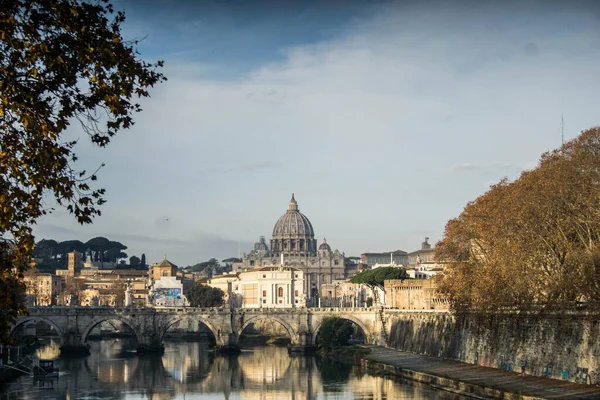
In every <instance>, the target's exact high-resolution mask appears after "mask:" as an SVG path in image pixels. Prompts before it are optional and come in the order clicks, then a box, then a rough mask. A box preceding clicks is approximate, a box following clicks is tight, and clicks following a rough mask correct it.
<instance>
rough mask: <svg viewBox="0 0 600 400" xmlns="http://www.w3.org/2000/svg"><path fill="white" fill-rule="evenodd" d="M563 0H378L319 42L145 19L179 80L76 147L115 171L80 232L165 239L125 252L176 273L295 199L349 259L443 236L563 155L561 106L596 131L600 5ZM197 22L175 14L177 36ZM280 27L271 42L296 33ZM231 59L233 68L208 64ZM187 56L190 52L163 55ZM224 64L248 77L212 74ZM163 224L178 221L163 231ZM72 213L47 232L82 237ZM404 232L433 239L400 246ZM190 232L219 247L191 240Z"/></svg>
mask: <svg viewBox="0 0 600 400" xmlns="http://www.w3.org/2000/svg"><path fill="white" fill-rule="evenodd" d="M183 3H186V2H182V4H183ZM217 3H218V2H216V3H214V4H215V7H217V8H218V7H219V6H218V5H217ZM258 3H259V2H257V4H258ZM284 3H285V2H284ZM301 3H303V4H304V2H301ZM312 3H314V4H321V3H324V2H312ZM334 3H336V2H334ZM342 3H343V4H345V2H342ZM342 3H340V4H342ZM457 3H460V5H459V6H457V5H456V4H457ZM483 3H485V4H483ZM551 3H552V2H551ZM575 3H577V4H578V5H579V6H577V5H576V4H575ZM135 4H137V2H135ZM211 4H212V3H211ZM219 4H221V3H219ZM554 4H555V5H554V6H548V2H545V1H536V0H533V1H528V2H520V1H504V2H475V1H464V2H452V4H451V5H447V6H444V5H439V6H437V5H436V6H435V7H434V6H432V2H380V3H379V5H378V6H377V7H376V12H377V13H376V14H372V13H369V15H368V17H367V18H359V19H358V20H357V21H354V20H352V21H348V24H347V26H346V25H344V28H343V29H339V30H338V29H336V31H335V34H332V35H328V36H327V38H326V40H316V39H317V38H316V37H315V36H312V40H305V38H302V37H297V38H296V39H297V40H294V43H292V44H290V43H289V42H285V43H284V44H283V45H281V43H283V42H277V44H275V45H272V46H270V47H269V45H270V44H273V43H274V42H273V41H269V43H266V44H265V43H263V44H262V45H261V46H255V45H247V44H248V42H247V41H244V38H245V37H246V35H247V34H248V32H250V31H252V32H259V31H261V30H260V29H255V28H257V27H258V26H260V24H259V25H256V24H255V22H256V21H253V20H252V18H247V17H246V15H244V16H243V17H244V18H242V19H240V22H239V23H237V22H236V23H235V24H230V25H227V26H226V29H223V28H222V27H221V28H219V27H216V26H212V25H210V24H211V22H210V21H212V20H213V19H212V18H207V19H206V21H203V23H202V26H203V28H202V27H198V26H195V25H193V24H191V25H189V30H190V31H189V32H186V33H187V34H186V35H185V36H183V35H181V34H180V33H179V31H177V30H175V31H173V30H170V29H169V30H160V24H158V23H157V24H152V23H149V24H148V25H147V26H142V27H140V29H141V32H143V33H144V34H146V33H148V34H149V35H150V36H149V38H159V39H158V40H159V42H160V45H159V46H157V47H154V48H152V49H150V50H151V53H152V54H154V55H155V58H159V59H160V58H164V59H165V61H166V65H167V71H166V72H167V75H168V77H169V81H168V82H166V83H164V84H162V85H159V86H157V87H156V88H154V89H153V90H152V99H144V101H143V104H142V105H143V107H144V112H143V113H140V114H138V115H136V116H135V119H136V125H135V126H134V127H133V129H131V130H128V131H126V132H123V134H120V135H118V136H117V137H115V140H114V143H111V146H109V147H108V148H106V149H103V150H101V151H100V150H97V151H96V150H92V149H91V148H90V149H87V148H84V149H83V150H82V151H81V153H80V154H78V155H79V156H80V160H85V162H89V163H90V165H98V164H99V163H100V162H102V161H105V162H106V167H105V168H103V170H102V171H101V175H100V177H99V184H100V185H102V187H105V188H106V189H107V199H108V203H107V204H106V205H105V206H103V209H102V212H103V215H102V218H101V219H98V221H97V222H95V223H94V226H93V227H91V228H80V229H81V231H82V232H85V233H82V236H85V237H90V236H91V235H95V234H98V233H101V232H122V233H124V234H129V235H147V236H149V237H150V238H152V237H155V239H156V240H152V239H150V240H145V241H143V240H141V239H142V238H141V237H140V238H138V239H140V241H139V246H138V245H135V246H137V247H136V249H133V247H134V244H133V241H134V238H133V237H132V238H131V239H127V240H131V248H132V250H131V251H132V252H133V254H135V252H137V251H145V252H146V254H147V255H148V256H149V254H150V253H151V252H152V254H153V256H155V257H161V256H162V254H164V253H165V252H167V253H168V254H169V257H170V258H172V259H173V262H175V263H177V264H185V263H188V262H189V263H192V262H197V260H203V259H207V258H208V257H212V256H218V254H223V256H227V255H231V254H232V253H233V254H237V252H238V244H237V243H238V242H237V241H238V240H240V241H245V242H242V244H241V248H242V251H248V250H249V249H250V245H251V241H252V240H254V239H255V238H257V237H258V236H259V235H269V233H270V231H271V229H272V228H273V224H274V223H275V221H276V220H277V218H278V217H279V215H280V213H282V212H285V209H286V205H287V201H288V200H289V196H290V194H291V193H292V192H295V193H296V196H297V199H298V200H299V202H300V207H301V210H303V212H305V213H306V214H307V216H308V217H309V218H310V219H311V221H312V222H313V225H314V228H315V231H316V234H317V236H319V237H323V236H326V237H327V238H328V240H329V242H331V243H332V245H334V246H335V247H337V248H339V249H340V250H342V251H345V252H346V253H347V254H360V253H361V252H362V251H364V249H366V248H369V247H370V248H373V249H375V248H388V249H392V248H404V249H406V250H411V249H415V248H418V246H419V243H420V241H422V238H420V239H419V238H418V237H417V236H430V237H432V238H436V237H440V236H441V233H442V232H443V227H444V225H445V223H446V221H447V220H448V218H452V217H453V216H454V215H456V214H457V213H458V212H460V210H461V209H462V208H463V207H464V204H465V203H466V202H468V201H469V200H472V199H473V198H474V197H476V196H477V195H478V194H480V191H479V190H480V189H479V188H480V187H482V186H483V184H484V183H485V182H487V181H493V180H494V179H496V178H500V177H501V176H503V175H506V176H511V177H512V176H517V175H518V173H520V171H522V170H523V169H524V167H527V166H528V165H529V164H528V163H529V161H530V160H535V159H537V158H538V157H539V156H540V154H542V153H543V152H545V151H547V150H549V149H552V148H555V147H558V146H559V145H560V132H558V133H557V134H553V132H555V130H556V126H558V124H559V123H560V115H561V113H564V114H565V118H566V120H567V121H568V122H569V124H568V125H567V126H572V133H573V134H574V133H575V132H577V131H579V130H582V129H586V128H588V127H590V126H592V125H594V124H598V122H599V121H598V116H597V115H598V113H597V109H596V108H597V107H596V104H597V93H598V92H599V91H600V80H598V79H597V75H598V73H597V69H598V67H597V66H598V65H599V64H600V25H599V24H598V15H599V14H598V9H599V7H600V3H598V2H585V4H584V2H583V1H579V2H577V1H573V2H569V3H568V4H566V3H565V4H563V3H561V2H555V3H554ZM361 6H362V7H364V2H361ZM140 7H141V6H140ZM316 7H319V6H316ZM144 8H146V5H145V3H144ZM225 8H227V7H225ZM590 10H593V11H590ZM150 11H151V10H150ZM184 11H185V10H184ZM313 11H314V12H316V13H319V12H320V11H321V9H318V8H317V9H314V10H313ZM379 11H380V12H379ZM218 12H219V11H218V10H217V11H215V13H218ZM225 12H226V11H225ZM133 13H134V10H132V11H131V14H133ZM163 14H164V13H159V12H156V13H155V15H154V17H155V18H156V21H162V19H163ZM167 14H168V13H167ZM186 15H191V16H190V17H186ZM197 15H199V14H198V13H189V12H181V13H179V14H177V18H180V19H182V20H181V21H172V22H173V24H172V25H173V26H175V25H178V24H180V23H181V24H185V23H187V22H189V21H186V20H185V19H186V18H195V16H197ZM200 15H201V14H200ZM223 15H224V16H225V19H227V15H226V14H223ZM223 15H222V16H223ZM256 15H263V14H262V13H260V12H257V13H256ZM294 15H297V13H294ZM319 15H320V16H321V19H320V21H323V20H326V19H327V16H326V15H324V14H319ZM172 18H175V17H172ZM139 20H140V21H142V20H143V21H147V20H146V19H144V18H140V19H139ZM557 20H560V21H561V22H562V23H561V24H559V25H560V26H559V25H557V24H556V21H557ZM221 21H222V20H221ZM273 21H275V20H273ZM311 21H312V19H311ZM217 22H219V21H217ZM248 22H249V23H250V26H249V25H248ZM311 23H314V21H313V22H311ZM215 24H217V23H215ZM244 24H245V25H244ZM284 25H285V24H277V27H276V28H275V27H273V29H271V30H269V31H268V32H269V35H268V36H269V37H271V35H276V34H277V31H276V30H277V29H281V30H280V31H279V32H280V34H281V35H285V34H287V32H288V31H289V27H288V26H284ZM341 25H342V24H338V25H337V26H341ZM490 27H492V29H490ZM195 29H198V30H197V31H194V30H195ZM221 31H226V34H227V38H226V40H224V39H223V38H222V37H221V36H220V35H218V34H215V32H221ZM173 32H176V33H175V34H174V33H173ZM141 36H144V35H141ZM261 37H262V36H261ZM186 38H187V39H186ZM184 39H185V41H186V43H185V45H182V44H181V40H184ZM259 39H260V38H258V39H256V40H259ZM153 43H154V42H153V41H151V40H150V39H148V40H146V41H145V42H144V43H143V46H145V49H148V47H149V46H151V45H152V44H153ZM252 43H254V42H252ZM267 47H269V48H268V49H267ZM221 49H226V51H227V57H221V56H220V54H215V55H216V56H218V57H212V58H211V57H209V54H208V53H212V52H214V53H219V52H220V51H222V50H221ZM257 49H259V50H260V51H257ZM189 51H192V53H193V52H195V51H197V53H195V54H196V57H193V56H188V55H187V53H179V54H178V55H177V56H176V57H171V58H170V57H169V54H174V53H177V52H189ZM223 51H225V50H223ZM263 51H264V52H263ZM272 52H275V53H277V54H279V55H280V56H278V57H272ZM250 53H251V55H252V57H253V59H252V63H250V64H248V63H247V62H246V60H244V58H245V57H247V56H248V55H249V54H250ZM266 53H268V54H267V55H266V56H265V57H263V58H261V57H260V55H261V54H266ZM143 54H144V55H146V54H148V52H143ZM221 55H222V54H221ZM205 56H206V57H205ZM236 57H237V58H236ZM215 61H216V62H215ZM229 69H231V70H234V71H238V72H239V71H240V70H242V72H240V73H238V74H237V75H236V76H235V77H231V75H232V73H230V72H227V73H226V74H224V75H225V76H223V74H220V73H215V72H218V71H220V70H227V71H229ZM553 93H554V94H560V95H549V94H553ZM532 104H533V105H535V107H532V106H531V105H532ZM565 133H567V132H565ZM82 147H83V145H82ZM457 160H458V161H457ZM449 168H450V172H451V173H450V174H448V175H449V176H446V178H447V179H441V178H440V176H442V175H443V174H444V173H445V172H447V171H448V169H449ZM469 171H471V172H469ZM475 171H481V172H483V174H482V175H483V176H478V175H477V174H476V173H475ZM432 182H435V186H436V190H438V191H440V192H444V193H447V194H448V195H447V196H444V199H443V201H440V199H439V198H438V197H436V196H407V195H406V193H407V190H410V192H411V193H428V192H429V191H430V190H431V185H432ZM473 187H477V189H470V188H473ZM481 190H485V188H482V189H481ZM349 192H350V193H360V194H361V195H348V193H349ZM249 194H252V195H249ZM365 196H368V197H369V201H368V202H365V201H364V199H365ZM398 198H402V204H403V207H401V209H398V200H397V199H398ZM162 215H164V216H165V217H166V216H169V217H173V219H172V220H170V221H169V222H168V223H167V222H166V221H165V223H164V224H162V225H160V224H158V225H157V224H156V223H155V219H156V216H162ZM424 216H426V217H424ZM46 218H49V217H46ZM71 218H72V217H70V216H65V217H64V219H62V220H60V221H59V220H57V221H55V224H56V225H61V226H62V225H64V226H65V227H69V228H72V229H73V230H77V229H78V228H77V227H76V226H75V224H74V223H73V224H71V222H65V221H71ZM425 218H426V219H425ZM399 224H400V225H402V226H403V227H405V229H409V230H410V229H411V228H419V229H422V231H423V232H422V233H419V234H418V235H417V234H414V235H411V236H394V235H397V231H398V226H399ZM198 227H201V229H202V231H203V232H211V233H212V234H214V235H215V236H216V238H211V237H208V236H205V235H196V233H195V232H196V231H195V230H196V229H198ZM84 229H85V230H84ZM53 232H54V233H53V234H57V235H58V234H59V233H60V232H58V231H57V230H56V229H55V230H54V231H53ZM91 232H93V234H92V233H91ZM425 232H430V233H429V234H427V235H425ZM48 233H50V232H49V231H45V232H44V231H42V230H40V234H43V236H46V237H48ZM63 234H64V235H66V234H67V232H63ZM103 235H104V234H103ZM108 235H109V234H108V233H107V234H106V235H105V236H108ZM124 240H125V239H124ZM165 240H174V241H179V240H180V241H182V242H183V243H179V242H173V243H168V242H166V241H165ZM161 241H163V242H162V243H161ZM187 242H190V244H189V245H186V244H184V243H187ZM244 243H246V244H244ZM246 245H248V247H244V246H246ZM137 249H139V250H137ZM171 252H173V254H174V255H171V254H170V253H171ZM175 255H176V256H175Z"/></svg>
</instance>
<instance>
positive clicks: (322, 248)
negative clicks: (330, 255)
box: [319, 238, 331, 251]
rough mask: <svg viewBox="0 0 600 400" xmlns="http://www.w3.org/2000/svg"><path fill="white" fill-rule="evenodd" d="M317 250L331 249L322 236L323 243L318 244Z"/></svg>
mask: <svg viewBox="0 0 600 400" xmlns="http://www.w3.org/2000/svg"><path fill="white" fill-rule="evenodd" d="M319 250H321V251H331V247H329V245H328V244H327V240H326V239H325V238H323V243H321V245H320V246H319Z"/></svg>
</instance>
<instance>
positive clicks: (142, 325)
mask: <svg viewBox="0 0 600 400" xmlns="http://www.w3.org/2000/svg"><path fill="white" fill-rule="evenodd" d="M381 315H382V314H381V312H380V311H379V310H378V309H377V308H374V307H373V308H293V309H268V308H262V309H229V308H225V307H220V308H193V307H185V308H170V307H164V308H162V307H161V308H126V307H117V308H109V307H34V308H30V309H29V315H25V316H21V317H19V319H18V320H17V321H16V323H15V326H14V327H13V331H14V330H15V329H17V328H18V327H19V326H21V325H23V324H25V323H28V322H39V321H43V322H45V323H47V324H49V325H51V326H52V327H53V328H54V330H55V331H56V333H57V334H58V335H59V338H60V342H61V350H62V351H64V352H80V351H83V352H86V351H87V345H86V341H87V339H88V336H89V334H90V332H92V330H93V329H94V328H95V327H96V326H98V325H99V324H100V323H102V322H104V321H110V320H118V321H121V322H122V323H123V324H125V325H127V326H128V327H129V328H131V330H132V331H133V333H134V334H135V336H136V339H137V342H138V352H140V353H141V352H153V351H160V350H161V349H162V348H163V344H162V340H163V337H164V335H165V333H166V332H167V330H168V329H169V328H170V327H171V326H173V325H174V324H178V325H179V326H188V327H190V328H197V327H198V326H199V324H203V325H205V326H206V327H207V328H208V329H209V330H210V331H211V332H212V333H213V335H214V337H215V340H216V343H217V346H219V347H221V348H223V349H232V348H238V346H239V337H240V335H241V334H242V332H243V331H244V329H245V328H246V327H247V326H248V325H250V324H251V323H253V322H258V321H261V320H262V321H265V322H272V323H278V324H280V325H281V326H283V327H284V328H285V330H286V331H287V333H288V336H289V337H290V339H291V349H292V350H294V351H303V350H305V349H308V348H312V347H314V346H315V344H316V339H317V335H318V333H319V329H320V327H321V323H322V322H323V320H324V319H325V318H327V317H330V316H336V317H340V318H344V319H347V320H349V321H351V322H353V323H354V324H356V325H357V326H358V327H359V328H360V330H361V331H362V333H363V335H364V337H365V340H366V341H367V342H369V343H371V342H373V341H374V340H377V341H378V342H381V341H382V336H384V335H383V331H382V325H383V324H382V323H381Z"/></svg>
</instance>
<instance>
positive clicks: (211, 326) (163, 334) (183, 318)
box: [160, 315, 220, 342]
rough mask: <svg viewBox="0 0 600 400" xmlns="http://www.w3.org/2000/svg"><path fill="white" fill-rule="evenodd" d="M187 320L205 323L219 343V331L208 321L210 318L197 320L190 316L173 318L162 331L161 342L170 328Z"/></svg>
mask: <svg viewBox="0 0 600 400" xmlns="http://www.w3.org/2000/svg"><path fill="white" fill-rule="evenodd" d="M186 319H192V320H194V321H198V322H201V323H203V324H204V325H205V326H206V327H207V328H208V329H209V330H210V331H211V332H212V334H213V336H214V337H215V339H216V340H217V342H218V341H219V333H220V332H219V330H218V329H216V328H215V326H214V325H213V324H212V323H211V322H210V321H209V320H208V318H197V317H192V316H189V315H183V316H181V317H175V318H173V319H172V320H171V321H169V322H168V323H167V324H166V325H165V327H164V328H163V329H162V332H161V334H160V340H161V341H162V340H163V338H164V337H165V335H166V334H167V331H168V330H169V328H170V327H172V326H173V325H175V324H176V323H179V322H181V321H184V320H186Z"/></svg>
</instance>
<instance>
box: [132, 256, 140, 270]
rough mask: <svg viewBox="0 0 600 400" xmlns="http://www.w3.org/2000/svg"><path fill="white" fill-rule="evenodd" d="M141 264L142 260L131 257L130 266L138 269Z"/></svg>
mask: <svg viewBox="0 0 600 400" xmlns="http://www.w3.org/2000/svg"><path fill="white" fill-rule="evenodd" d="M140 262H141V260H140V258H139V257H137V256H131V257H129V266H130V267H131V268H136V267H138V266H140Z"/></svg>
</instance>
